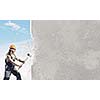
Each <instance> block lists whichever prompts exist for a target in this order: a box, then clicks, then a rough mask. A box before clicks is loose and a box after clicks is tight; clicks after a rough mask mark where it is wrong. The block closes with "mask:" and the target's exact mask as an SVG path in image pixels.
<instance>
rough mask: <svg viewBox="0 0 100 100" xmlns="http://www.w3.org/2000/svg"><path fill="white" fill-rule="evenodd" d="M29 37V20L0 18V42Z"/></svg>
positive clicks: (17, 40)
mask: <svg viewBox="0 0 100 100" xmlns="http://www.w3.org/2000/svg"><path fill="white" fill-rule="evenodd" d="M29 39H31V36H30V21H29V20H0V44H6V43H15V42H22V41H26V40H29Z"/></svg>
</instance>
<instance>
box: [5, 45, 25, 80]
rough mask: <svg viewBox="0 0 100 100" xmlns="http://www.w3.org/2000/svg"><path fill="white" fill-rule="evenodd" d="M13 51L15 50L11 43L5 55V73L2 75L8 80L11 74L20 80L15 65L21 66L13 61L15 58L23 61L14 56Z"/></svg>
mask: <svg viewBox="0 0 100 100" xmlns="http://www.w3.org/2000/svg"><path fill="white" fill-rule="evenodd" d="M15 51H16V47H15V45H13V44H12V45H10V47H9V51H8V53H7V55H6V59H5V75H4V80H9V79H10V76H11V74H13V75H14V76H16V79H17V80H21V75H20V73H19V72H18V71H17V70H15V66H17V67H21V65H18V64H17V63H15V61H16V60H17V61H19V62H22V63H23V64H24V63H25V61H22V60H20V59H18V58H16V55H15Z"/></svg>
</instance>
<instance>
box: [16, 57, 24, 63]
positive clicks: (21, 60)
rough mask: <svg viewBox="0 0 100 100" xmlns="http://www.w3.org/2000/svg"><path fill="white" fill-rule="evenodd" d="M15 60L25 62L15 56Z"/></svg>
mask: <svg viewBox="0 0 100 100" xmlns="http://www.w3.org/2000/svg"><path fill="white" fill-rule="evenodd" d="M16 60H17V61H19V62H22V63H25V61H23V60H21V59H18V58H16Z"/></svg>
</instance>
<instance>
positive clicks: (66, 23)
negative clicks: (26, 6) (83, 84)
mask: <svg viewBox="0 0 100 100" xmlns="http://www.w3.org/2000/svg"><path fill="white" fill-rule="evenodd" d="M32 33H33V37H34V40H35V44H36V52H35V55H36V63H35V64H34V65H33V66H32V79H37V80H38V79H44V80H45V79H50V80H51V79H54V80H56V79H58V80H59V79H60V80H66V79H69V80H88V79H92V80H94V79H100V21H99V20H94V21H93V20H92V21H91V20H90V21H88V20H87V21H85V20H83V21H80V20H73V21H71V20H63V21H61V20H58V21H57V20H56V21H55V20H53V21H52V20H33V21H32Z"/></svg>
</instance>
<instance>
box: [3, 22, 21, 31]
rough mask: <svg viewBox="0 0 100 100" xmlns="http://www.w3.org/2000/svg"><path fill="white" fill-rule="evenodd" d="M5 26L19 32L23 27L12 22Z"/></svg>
mask: <svg viewBox="0 0 100 100" xmlns="http://www.w3.org/2000/svg"><path fill="white" fill-rule="evenodd" d="M4 25H6V26H10V27H12V28H13V29H14V30H19V29H20V28H21V27H20V26H19V25H17V24H16V23H12V22H11V21H8V22H7V23H5V24H4Z"/></svg>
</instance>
